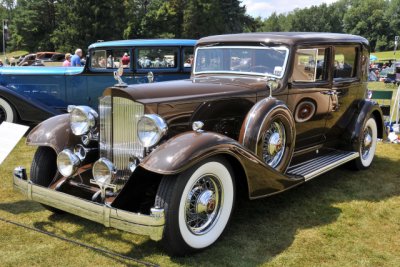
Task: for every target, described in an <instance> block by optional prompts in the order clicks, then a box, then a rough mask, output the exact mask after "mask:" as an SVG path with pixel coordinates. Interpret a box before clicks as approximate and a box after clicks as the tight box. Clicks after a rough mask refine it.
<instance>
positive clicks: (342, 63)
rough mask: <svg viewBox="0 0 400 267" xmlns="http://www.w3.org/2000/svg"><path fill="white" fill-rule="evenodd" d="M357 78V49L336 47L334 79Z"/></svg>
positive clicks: (353, 47)
mask: <svg viewBox="0 0 400 267" xmlns="http://www.w3.org/2000/svg"><path fill="white" fill-rule="evenodd" d="M356 76H357V47H355V46H350V47H349V46H337V47H335V58H334V75H333V78H334V79H348V78H354V77H356Z"/></svg>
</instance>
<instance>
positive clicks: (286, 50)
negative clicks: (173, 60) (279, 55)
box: [192, 45, 290, 79]
mask: <svg viewBox="0 0 400 267" xmlns="http://www.w3.org/2000/svg"><path fill="white" fill-rule="evenodd" d="M216 48H237V49H239V48H240V49H243V48H244V49H257V50H262V49H265V50H269V49H273V50H284V51H285V52H286V55H285V59H284V63H283V66H282V73H281V75H279V76H278V75H274V74H272V73H260V72H245V71H227V70H223V71H218V70H211V71H196V62H197V56H198V50H199V49H201V50H208V49H216ZM289 53H290V49H289V47H287V46H284V45H279V46H266V45H265V46H264V45H263V46H248V45H247V46H245V45H243V46H242V45H223V46H200V47H197V48H196V51H195V57H194V63H193V67H192V68H193V74H194V75H197V74H238V75H251V76H262V77H272V78H277V79H282V78H283V77H284V76H285V73H286V67H287V65H288V60H289Z"/></svg>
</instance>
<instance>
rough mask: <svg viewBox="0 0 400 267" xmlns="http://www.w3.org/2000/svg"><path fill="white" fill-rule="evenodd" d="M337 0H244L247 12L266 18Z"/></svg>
mask: <svg viewBox="0 0 400 267" xmlns="http://www.w3.org/2000/svg"><path fill="white" fill-rule="evenodd" d="M335 1H336V0H300V1H298V0H242V4H243V5H246V7H247V13H248V14H250V15H251V16H253V17H258V16H260V17H262V18H266V17H268V16H269V15H271V14H272V13H273V12H276V13H278V14H279V13H286V12H289V11H292V10H293V9H295V8H304V7H310V6H313V5H320V4H322V3H327V4H331V3H333V2H335Z"/></svg>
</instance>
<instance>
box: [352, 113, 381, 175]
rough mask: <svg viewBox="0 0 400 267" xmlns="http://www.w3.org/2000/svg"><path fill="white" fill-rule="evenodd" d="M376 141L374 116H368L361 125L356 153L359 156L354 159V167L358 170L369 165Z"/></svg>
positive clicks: (376, 133) (372, 157)
mask: <svg viewBox="0 0 400 267" xmlns="http://www.w3.org/2000/svg"><path fill="white" fill-rule="evenodd" d="M377 142H378V127H377V124H376V121H375V119H374V117H370V118H369V119H368V120H367V121H366V122H365V123H364V126H363V130H362V132H361V136H360V141H359V145H358V153H359V154H360V157H359V158H357V159H355V161H354V163H355V167H356V169H358V170H363V169H367V168H369V167H370V166H371V164H372V161H373V159H374V157H375V151H376V145H377Z"/></svg>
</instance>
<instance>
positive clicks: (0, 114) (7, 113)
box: [0, 97, 17, 124]
mask: <svg viewBox="0 0 400 267" xmlns="http://www.w3.org/2000/svg"><path fill="white" fill-rule="evenodd" d="M3 121H6V122H16V121H17V113H16V112H15V110H14V108H13V106H11V104H10V103H8V102H7V100H5V99H4V98H2V97H0V124H1V123H3Z"/></svg>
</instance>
